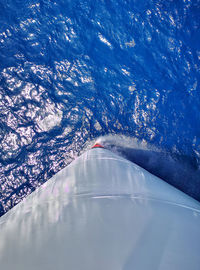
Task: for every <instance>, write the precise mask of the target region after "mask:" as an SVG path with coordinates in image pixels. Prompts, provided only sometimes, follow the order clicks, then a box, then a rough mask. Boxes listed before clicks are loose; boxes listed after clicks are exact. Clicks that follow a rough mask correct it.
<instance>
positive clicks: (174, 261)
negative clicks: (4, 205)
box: [0, 148, 200, 270]
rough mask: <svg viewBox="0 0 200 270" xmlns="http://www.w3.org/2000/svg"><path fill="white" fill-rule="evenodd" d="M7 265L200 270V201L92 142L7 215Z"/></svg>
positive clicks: (0, 257) (1, 235) (3, 237)
mask: <svg viewBox="0 0 200 270" xmlns="http://www.w3.org/2000/svg"><path fill="white" fill-rule="evenodd" d="M188 181H189V179H188ZM0 269H2V270H11V269H15V270H36V269H37V270H40V269H41V270H56V269H57V270H66V269H69V270H79V269H80V270H84V269H85V270H90V269H91V270H121V269H124V270H129V269H130V270H132V269H134V270H147V269H148V270H156V269H162V270H179V269H180V270H199V269H200V203H199V202H197V201H195V200H194V199H192V198H190V197H189V196H187V195H185V194H184V193H182V192H181V191H179V190H177V189H175V188H173V187H172V186H170V185H168V184H167V183H165V182H163V181H162V180H161V179H159V178H157V177H155V176H153V175H151V174H150V173H148V172H147V171H145V170H144V169H142V168H140V167H139V166H137V165H135V164H133V163H131V162H129V161H127V160H125V159H123V158H121V157H119V156H117V155H115V154H113V153H111V152H110V151H108V150H105V149H100V148H97V149H92V150H90V151H88V152H86V153H85V154H83V155H82V156H80V157H79V158H78V159H76V160H75V161H74V162H72V163H71V164H70V165H69V166H68V167H66V168H65V169H63V170H62V171H60V172H59V173H57V174H56V175H55V176H54V177H52V178H51V179H50V180H49V181H48V182H47V183H46V184H44V185H43V186H42V187H40V188H39V189H37V190H36V191H35V192H33V193H32V194H31V195H30V196H28V197H27V198H26V199H25V200H24V201H23V202H21V203H19V204H18V205H17V206H16V207H14V208H13V209H11V210H10V211H9V212H8V213H7V214H5V215H4V216H3V217H1V218H0Z"/></svg>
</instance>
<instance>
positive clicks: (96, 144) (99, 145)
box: [92, 143, 104, 148]
mask: <svg viewBox="0 0 200 270" xmlns="http://www.w3.org/2000/svg"><path fill="white" fill-rule="evenodd" d="M92 148H104V147H103V146H102V145H101V144H99V143H95V145H93V146H92Z"/></svg>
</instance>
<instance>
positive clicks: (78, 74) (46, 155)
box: [0, 0, 200, 215]
mask: <svg viewBox="0 0 200 270" xmlns="http://www.w3.org/2000/svg"><path fill="white" fill-rule="evenodd" d="M199 64H200V1H199V0H196V1H195V0H193V1H190V0H180V1H176V0H168V1H164V0H158V1H153V0H129V1H128V0H127V1H126V0H123V1H122V0H100V1H96V0H73V1H72V0H28V1H21V0H12V1H11V0H0V214H1V215H2V214H4V213H5V212H6V211H8V210H9V209H10V208H12V207H13V206H14V205H16V204H17V203H18V202H20V201H21V200H22V199H23V198H24V197H25V196H27V195H28V194H30V193H31V192H32V191H33V190H34V189H35V188H37V187H38V186H40V185H41V184H42V183H44V182H45V181H46V180H48V179H49V178H50V177H51V176H52V175H54V174H55V173H56V172H58V171H59V170H60V169H61V168H63V167H64V166H66V165H67V164H69V163H70V162H71V161H72V160H73V159H74V158H75V157H76V156H77V155H79V154H80V152H81V151H83V149H86V148H87V147H88V146H89V145H90V144H91V143H92V142H93V141H95V140H96V138H98V137H100V136H101V137H102V136H103V139H102V138H101V140H102V141H104V143H105V144H106V142H107V145H110V147H111V145H112V146H113V145H115V149H116V147H118V151H121V152H123V153H124V155H125V156H128V158H129V159H131V160H133V161H135V160H136V161H137V159H138V158H137V157H140V158H139V159H140V161H139V163H144V160H146V159H145V158H146V156H145V157H144V156H143V154H144V153H143V152H144V147H143V146H144V145H146V148H145V149H150V150H149V151H148V153H151V158H152V157H153V160H154V163H155V162H156V164H157V165H156V168H157V169H158V168H160V167H162V166H163V165H159V160H160V161H163V160H165V157H166V156H167V157H168V158H167V159H168V160H169V161H170V162H169V163H167V164H165V165H164V169H165V173H164V175H166V174H167V173H166V171H167V172H168V174H169V176H170V177H171V178H170V177H169V179H167V181H168V182H171V183H172V184H173V181H174V185H175V186H177V187H178V188H180V189H182V190H183V191H185V192H186V193H188V194H189V195H191V196H193V197H194V198H196V199H198V200H200V86H199V83H200V65H199ZM120 135H123V137H120ZM105 136H107V137H105ZM117 138H118V139H117ZM126 138H128V139H126ZM122 140H124V144H123V149H122V148H120V147H121V141H122ZM136 140H137V149H136V147H134V145H135V143H134V142H135V141H136ZM108 142H110V143H108ZM138 142H140V143H138ZM138 145H140V146H141V147H139V146H138ZM124 146H126V147H125V148H124ZM129 146H130V147H129ZM128 147H129V149H128V150H127V148H128ZM108 148H109V146H108ZM111 148H112V147H111ZM119 148H120V150H119ZM124 149H125V150H124ZM152 149H159V153H162V154H163V153H164V154H163V155H164V158H163V155H162V158H161V159H160V158H158V155H157V150H156V151H154V150H152ZM145 151H146V150H145ZM141 152H142V153H141ZM154 157H155V158H154ZM174 160H175V162H176V161H178V163H179V165H177V166H176V165H174V164H175V163H174ZM150 163H151V164H152V162H150ZM154 165H155V164H154ZM154 165H153V167H155V166H154ZM144 166H145V165H144ZM151 167H152V166H151ZM162 168H163V167H162ZM162 168H161V169H162ZM176 168H179V173H180V174H178V176H177V175H176ZM150 171H151V170H150ZM181 172H182V174H181ZM187 172H188V175H187V177H184V175H185V174H187ZM158 175H159V173H158ZM175 175H176V176H175ZM161 176H162V173H161ZM174 179H175V180H174Z"/></svg>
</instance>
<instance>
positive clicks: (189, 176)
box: [105, 144, 200, 201]
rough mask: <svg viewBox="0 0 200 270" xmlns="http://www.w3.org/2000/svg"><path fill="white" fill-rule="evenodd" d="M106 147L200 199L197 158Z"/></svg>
mask: <svg viewBox="0 0 200 270" xmlns="http://www.w3.org/2000/svg"><path fill="white" fill-rule="evenodd" d="M105 148H107V149H109V150H111V151H113V152H115V153H117V154H119V155H121V156H123V157H124V158H126V159H128V160H130V161H131V162H134V163H135V164H137V165H139V166H140V167H142V168H144V169H145V170H147V171H149V172H150V173H152V174H154V175H155V176H158V177H159V178H161V179H163V180H164V181H166V182H167V183H169V184H171V185H173V186H174V187H176V188H178V189H180V190H181V191H183V192H185V193H186V194H188V195H189V196H191V197H193V198H194V199H196V200H198V201H200V169H199V168H198V164H197V161H196V159H195V158H192V157H188V156H181V155H180V156H179V155H173V156H171V155H169V154H168V153H164V152H159V151H154V150H143V149H134V148H131V147H123V146H116V145H112V144H110V145H106V146H105Z"/></svg>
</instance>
